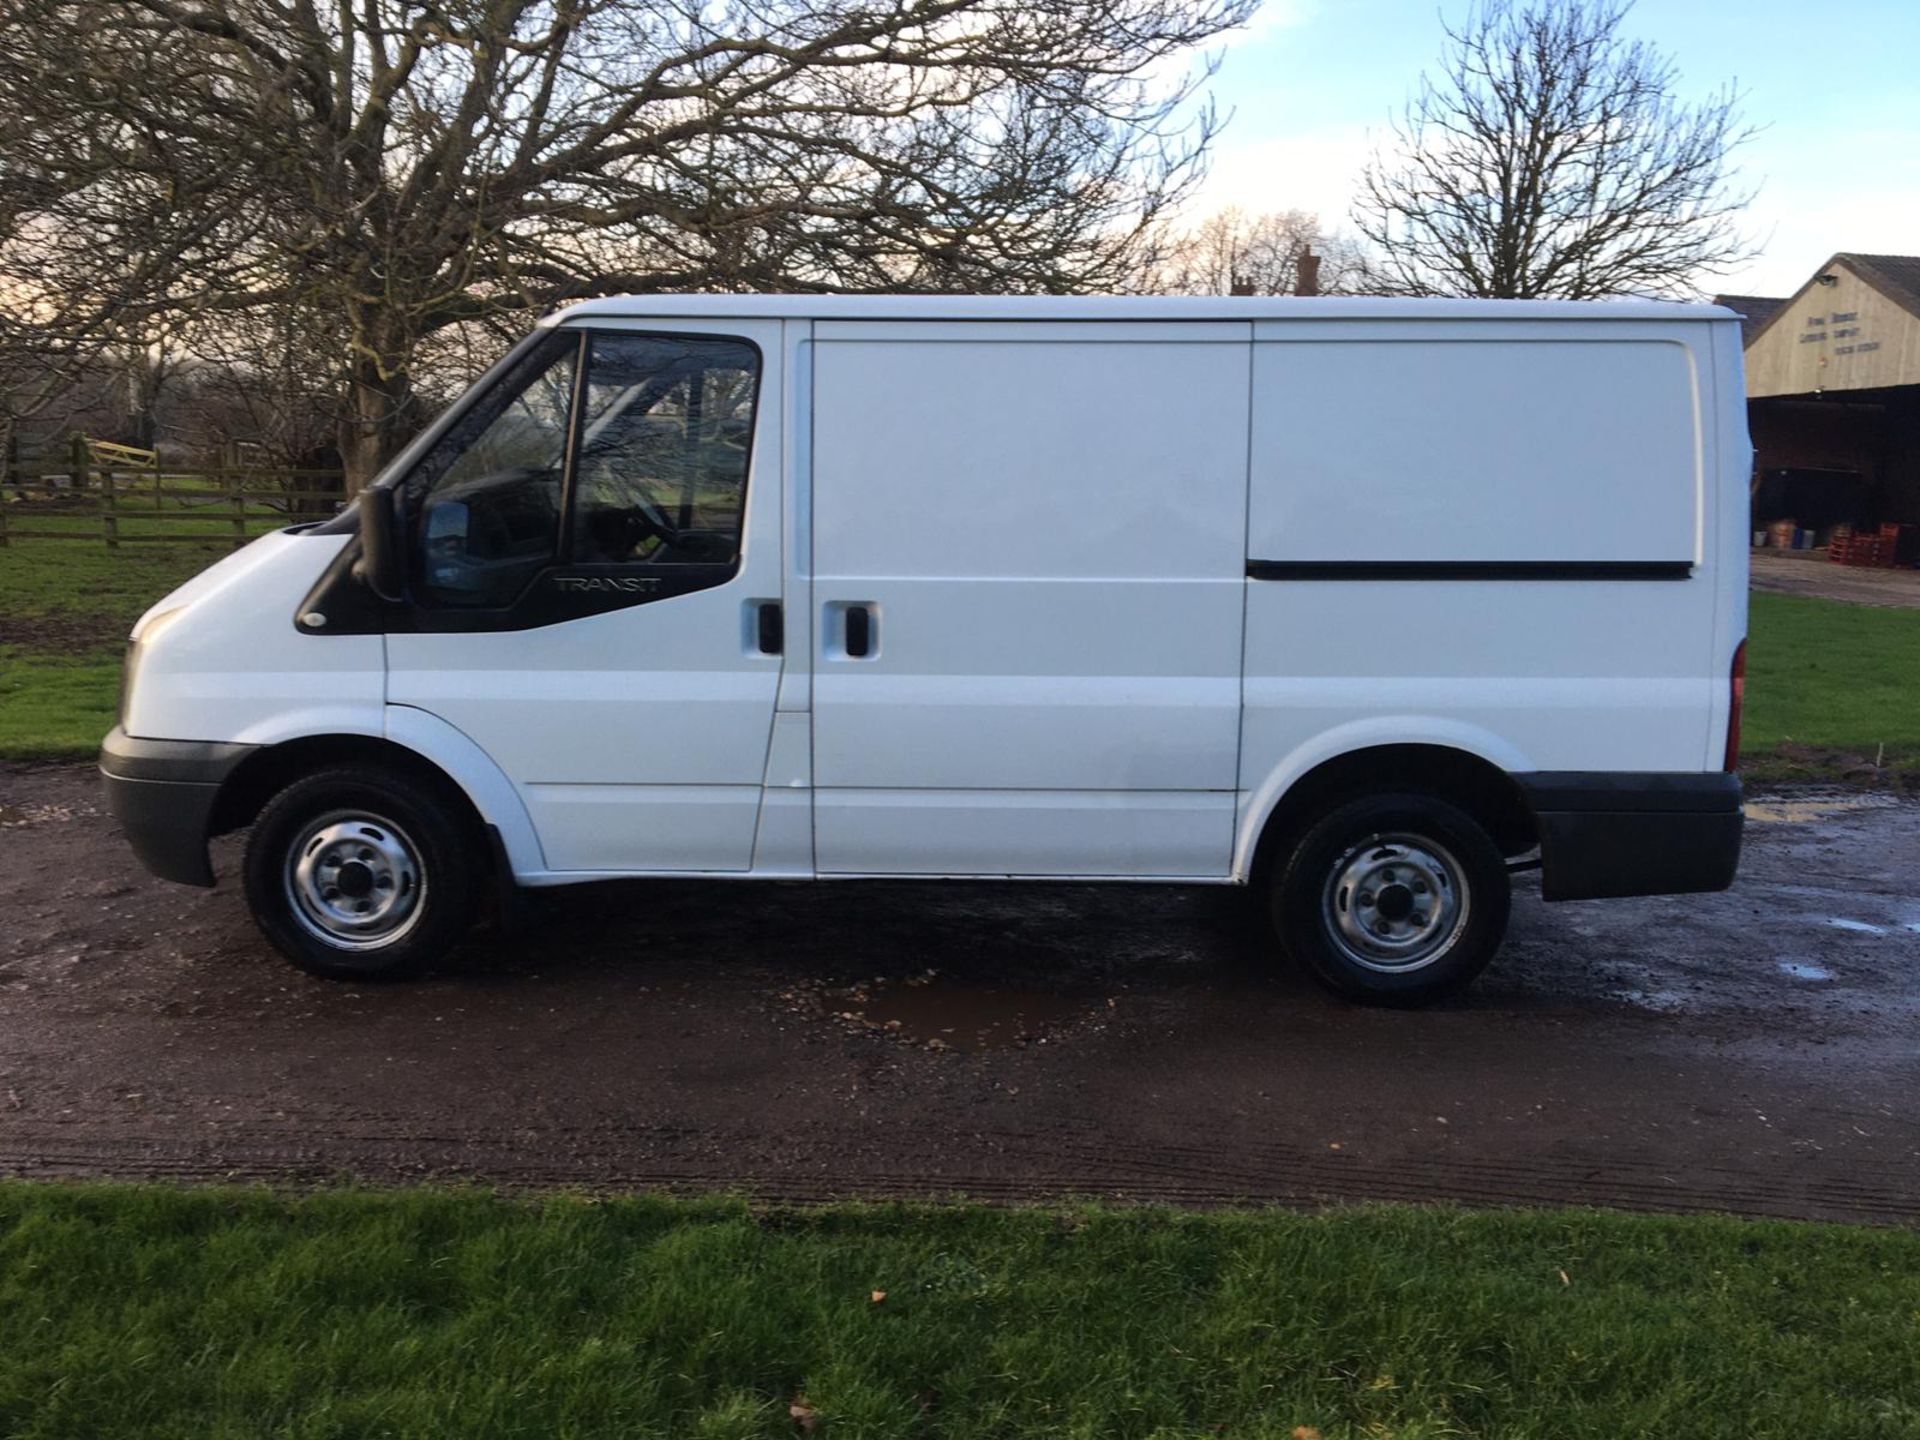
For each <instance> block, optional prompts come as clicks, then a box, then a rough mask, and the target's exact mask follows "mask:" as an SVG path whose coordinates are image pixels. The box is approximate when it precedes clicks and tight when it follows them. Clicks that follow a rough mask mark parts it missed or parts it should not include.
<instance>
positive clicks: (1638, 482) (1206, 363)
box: [101, 296, 1750, 1002]
mask: <svg viewBox="0 0 1920 1440" xmlns="http://www.w3.org/2000/svg"><path fill="white" fill-rule="evenodd" d="M1749 463H1750V452H1749V448H1748V444H1747V438H1746V432H1745V408H1744V400H1743V390H1742V384H1741V374H1740V342H1739V330H1738V326H1737V321H1736V319H1735V317H1734V316H1733V315H1732V314H1731V313H1730V312H1728V311H1724V310H1719V309H1714V308H1711V307H1704V306H1681V305H1667V304H1654V303H1614V304H1566V303H1489V302H1445V301H1390V300H1346V299H1311V300H1303V299H1280V300H1243V299H1219V300H1157V299H1106V298H1103V299H1078V298H1057V299H1056V298H1044V299H992V298H980V297H962V298H954V297H859V298H849V297H830V298H819V297H789V296H675V297H658V296H655V297H647V298H636V299H611V300H599V301H593V302H590V303H588V304H583V305H579V306H575V307H574V308H572V309H570V310H567V311H565V312H563V313H562V314H560V315H558V316H556V317H554V318H553V319H551V320H549V321H548V322H546V323H545V324H544V325H543V326H542V327H541V328H540V329H539V330H538V331H537V332H536V333H535V334H534V335H533V336H532V337H531V338H530V339H528V340H527V341H525V342H524V343H523V344H521V345H520V346H519V347H517V348H516V349H515V350H514V351H513V352H512V353H511V354H509V355H508V356H507V357H506V358H505V359H504V360H502V361H501V362H500V364H499V365H498V366H496V367H495V368H494V369H493V370H492V371H491V372H490V373H489V374H488V375H487V376H486V377H484V378H483V379H482V380H481V381H480V382H479V384H477V385H476V386H475V387H474V389H473V390H472V391H471V392H470V393H469V394H468V395H467V396H466V397H465V398H464V399H462V400H461V401H460V402H459V403H458V404H457V405H455V406H454V407H453V408H452V410H451V411H450V412H449V413H448V414H447V415H445V416H444V417H443V418H442V419H441V420H440V421H439V422H438V423H437V424H435V425H434V426H433V427H432V428H431V429H429V430H428V431H427V432H426V433H424V434H423V435H421V436H420V437H419V438H418V440H416V441H415V442H414V443H413V444H412V445H411V446H410V447H409V448H408V449H407V450H406V451H405V453H403V454H402V455H401V456H399V458H398V459H397V460H396V461H395V462H394V464H393V465H392V466H391V467H390V468H389V469H388V471H387V472H386V473H385V474H384V475H383V476H382V477H381V478H380V479H379V480H378V481H377V482H376V483H375V484H374V485H373V486H372V487H370V488H369V489H368V490H367V491H366V492H365V493H364V494H363V495H362V496H361V497H360V499H359V502H358V504H357V505H356V506H355V507H354V508H353V509H352V510H350V511H348V512H346V513H344V514H342V515H341V516H340V517H339V518H337V519H335V520H331V521H328V522H325V523H321V524H313V525H305V526H295V527H293V528H291V529H288V530H284V531H282V532H280V533H278V534H276V535H272V536H269V537H267V538H265V539H262V540H260V541H257V542H256V543H255V544H253V545H252V546H250V547H248V548H247V549H245V550H243V551H241V552H239V553H238V554H236V555H234V556H232V557H231V558H229V559H227V560H224V561H222V562H221V563H220V564H217V565H215V566H214V567H213V568H212V569H210V570H208V571H207V572H206V573H204V574H202V575H200V576H198V577H197V578H195V579H194V580H192V581H190V582H188V583H187V584H186V585H184V586H182V587H181V588H180V589H179V590H177V591H175V592H174V593H173V594H172V595H169V596H168V597H167V598H166V599H164V600H162V601H161V602H160V603H159V604H158V605H156V606H154V607H153V609H152V610H150V611H149V612H148V613H147V614H146V615H145V616H144V617H143V618H142V619H141V621H140V622H139V624H138V625H137V626H136V627H135V629H134V632H133V638H132V644H131V647H130V649H129V653H128V660H127V681H126V689H125V698H124V702H123V708H122V713H121V718H120V724H119V726H118V727H117V728H116V729H115V730H114V731H113V733H112V734H111V735H110V736H109V737H108V739H107V741H106V744H105V747H104V750H103V754H102V760H101V768H102V770H103V772H104V773H105V776H106V784H107V789H108V796H109V800H110V803H111V806H112V809H113V812H114V814H115V815H116V816H118V817H119V819H120V822H121V824H122V826H123V828H124V829H125V831H126V833H127V836H128V838H129V840H130V841H131V842H132V844H133V847H134V849H135V851H136V852H137V853H138V855H139V856H140V858H141V859H142V860H143V861H144V862H145V863H146V865H147V866H148V868H150V869H151V870H152V871H153V872H154V873H155V874H157V875H160V876H163V877H165V878H167V879H171V880H177V881H182V882H185V883H188V884H199V885H209V884H212V883H213V873H212V869H211V866H210V862H209V858H208V844H207V842H208V838H209V836H211V835H215V834H219V833H222V832H225V831H229V830H234V829H238V828H241V827H245V826H251V827H252V829H251V835H250V837H249V840H248V844H247V849H246V858H245V863H244V872H245V873H244V881H245V887H246V893H247V898H248V901H249V903H250V905H251V907H252V909H253V912H254V914H255V915H256V917H257V918H258V920H259V923H260V925H261V928H262V929H263V930H264V931H265V933H266V935H267V937H268V938H269V939H270V940H271V941H272V942H273V943H274V944H275V945H276V946H277V947H278V948H279V949H280V950H281V951H282V952H284V953H285V954H286V955H287V956H288V957H289V958H290V959H291V960H293V961H294V963H296V964H298V965H300V966H303V967H304V968H306V969H309V970H312V971H315V972H317V973H319V974H322V975H327V976H335V977H359V976H371V975H375V974H384V973H388V972H392V971H395V970H398V969H402V968H405V967H407V966H410V965H414V964H417V963H419V962H421V961H423V960H427V959H429V958H431V957H433V956H436V955H438V954H440V953H441V952H443V951H445V950H446V949H447V948H448V947H449V946H450V945H452V944H453V943H454V942H455V941H456V940H457V939H458V938H459V937H460V936H461V935H462V934H463V933H464V932H465V931H466V930H467V928H468V927H469V925H470V924H471V923H472V922H473V921H474V920H475V919H476V918H477V917H479V916H480V915H481V914H482V913H483V912H484V911H486V909H487V908H488V900H489V898H490V897H491V896H493V895H495V894H497V893H505V892H506V891H507V890H508V889H509V887H512V886H545V885H562V884H570V883H573V882H576V881H586V880H598V879H605V878H609V877H616V876H641V875H650V876H662V875H666V876H737V877H740V878H757V877H778V878H783V879H791V878H795V877H809V878H814V877H817V878H821V879H828V878H835V879H839V878H845V879H854V878H859V877H871V876H921V877H939V878H970V877H980V878H992V879H1014V878H1024V879H1042V880H1048V879H1050V880H1066V879H1073V880H1135V881H1156V882H1166V881H1180V882H1192V883H1196V884H1223V885H1250V886H1253V887H1254V888H1255V889H1256V890H1257V892H1258V894H1259V896H1260V899H1261V901H1262V903H1263V906H1264V908H1265V909H1266V910H1267V912H1268V913H1269V914H1270V915H1271V918H1272V921H1273V924H1274V927H1275V930H1276V932H1277V937H1278V940H1279V943H1280V945H1281V946H1283V947H1284V948H1285V950H1286V951H1288V952H1289V953H1290V954H1292V955H1293V956H1295V957H1296V958H1297V959H1299V960H1300V961H1302V962H1304V963H1305V964H1306V965H1307V966H1308V967H1309V968H1310V969H1311V970H1312V971H1313V973H1314V974H1315V975H1317V976H1318V977H1319V978H1320V979H1321V980H1323V981H1324V982H1326V983H1327V984H1329V985H1331V986H1332V987H1334V988H1335V989H1337V990H1338V991H1340V992H1341V993H1343V994H1346V995H1349V996H1353V997H1356V998H1361V999H1376V1000H1396V1001H1403V1002H1404V1001H1411V1000H1418V999H1424V998H1427V997H1431V996H1434V995H1437V994H1440V993H1444V992H1446V991H1449V990H1453V989H1457V988H1458V987H1459V986H1461V985H1463V984H1465V983H1466V982H1467V981H1468V980H1470V979H1471V978H1472V977H1473V976H1474V975H1475V974H1477V973H1478V972H1479V971H1480V969H1481V968H1482V967H1484V966H1485V965H1486V963H1487V962H1488V960H1489V959H1490V958H1491V957H1492V956H1493V954H1494V952H1495V950H1496V949H1497V947H1498V946H1499V943H1500V940H1501V937H1502V934H1503V932H1504V929H1505V926H1506V922H1507V913H1508V906H1509V900H1510V894H1511V890H1510V887H1511V884H1512V880H1511V874H1512V873H1513V872H1516V871H1523V870H1524V871H1531V870H1535V869H1537V870H1538V872H1539V874H1540V877H1541V887H1542V892H1543V893H1544V895H1545V896H1546V898H1547V899H1549V900H1575V899H1586V898H1593V897H1600V896H1614V895H1644V894H1658V893H1670V892H1680V891H1693V890H1713V889H1720V888H1723V887H1725V886H1726V885H1728V884H1729V883H1731V881H1732V878H1733V874H1734V868H1735V864H1736V862H1737V859H1738V855H1739V846H1740V830H1741V813H1740V787H1739V782H1738V780H1737V779H1736V777H1735V775H1734V773H1733V765H1734V759H1735V753H1736V749H1737V744H1738V730H1739V705H1740V690H1741V654H1742V644H1743V639H1744V636H1745V634H1746V587H1747V572H1746V553H1747V549H1746V547H1747V536H1746V528H1747V527H1746V519H1747V486H1746V479H1747V473H1748V468H1749Z"/></svg>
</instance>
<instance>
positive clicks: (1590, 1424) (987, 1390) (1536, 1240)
mask: <svg viewBox="0 0 1920 1440" xmlns="http://www.w3.org/2000/svg"><path fill="white" fill-rule="evenodd" d="M876 1290H880V1291H884V1292H885V1299H884V1300H882V1301H879V1302H878V1303H876V1302H875V1301H874V1300H873V1298H872V1294H873V1292H874V1291H876ZM1917 1342H1920V1234H1916V1233H1914V1232H1912V1231H1896V1230H1868V1229H1846V1228H1841V1227H1832V1226H1816V1225H1805V1224H1794V1223H1786V1222H1757V1221H1738V1220H1731V1219H1703V1218H1694V1219H1684V1220H1682V1219H1668V1218H1654V1217H1644V1216H1626V1215H1610V1214H1600V1213H1589V1212H1493V1213H1485V1214H1468V1213H1461V1212H1456V1211H1451V1210H1444V1209H1405V1208H1366V1209H1355V1210H1341V1211H1333V1212H1329V1213H1324V1214H1318V1215H1305V1214H1299V1213H1295V1212H1287V1211H1272V1210H1267V1211H1248V1212H1228V1213H1213V1214H1202V1215H1192V1214H1186V1215H1182V1214H1173V1213H1167V1212H1154V1211H1133V1212H1125V1211H1105V1212H1101V1211H1071V1212H1067V1211H1037V1210H1004V1209H992V1208H987V1207H977V1206H976V1207H950V1208H937V1207H927V1206H922V1207H910V1208H909V1207H898V1208H895V1207H887V1208H860V1207H845V1206H841V1207H830V1208H824V1209H813V1210H801V1211H775V1212H759V1213H756V1212H753V1211H750V1210H749V1209H748V1208H747V1207H746V1206H745V1205H743V1204H739V1203H732V1202H721V1201H681V1202H674V1201H667V1200H662V1199H626V1200H618V1201H610V1202H604V1203H594V1202H591V1201H588V1200H584V1199H578V1198H557V1199H545V1200H538V1201H509V1200H504V1199H500V1198H496V1197H492V1196H489V1195H486V1194H483V1193H479V1192H449V1191H435V1190H415V1191H403V1192H389V1193H376V1192H355V1191H323V1192H320V1193H317V1194H310V1195H306V1196H301V1197H288V1196H281V1195H273V1194H268V1193H263V1192H232V1191H228V1192H222V1191H208V1190H196V1191H181V1190H172V1189H166V1188H160V1187H146V1188H135V1187H113V1188H108V1187H66V1186H33V1185H28V1184H21V1183H12V1184H7V1185H0V1433H5V1434H7V1435H10V1436H15V1437H70V1436H79V1435H112V1436H117V1437H118V1436H180V1437H189V1436H191V1437H196V1440H197V1437H214V1436H257V1435H266V1434H273V1435H289V1436H303V1437H305V1436H311V1437H320V1436H372V1435H396V1436H408V1437H417V1436H437V1435H448V1436H462V1437H487V1436H557V1435H573V1436H592V1435H608V1436H642V1435H669V1434H672V1435H692V1436H708V1437H721V1436H768V1437H792V1436H795V1435H799V1434H803V1433H806V1429H807V1427H806V1426H805V1425H802V1424H800V1423H797V1418H796V1415H795V1414H794V1412H793V1411H792V1409H791V1407H794V1406H800V1407H803V1408H802V1410H801V1412H800V1418H805V1419H807V1420H809V1421H810V1422H811V1425H812V1426H813V1427H814V1429H815V1433H818V1434H820V1435H824V1436H849V1437H851V1436H885V1437H911V1436H955V1437H968V1440H978V1437H992V1436H1039V1435H1049V1436H1051V1435H1058V1436H1087V1437H1103V1440H1104V1437H1124V1436H1140V1437H1146V1436H1168V1437H1171V1436H1194V1437H1200V1436H1209V1435H1221V1434H1224V1435H1234V1436H1278V1437H1287V1436H1291V1435H1292V1434H1293V1432H1294V1427H1296V1426H1311V1427H1313V1428H1315V1429H1317V1430H1318V1431H1319V1432H1320V1434H1321V1435H1322V1436H1324V1437H1326V1440H1336V1437H1348V1436H1351V1437H1360V1436H1370V1437H1386V1436H1394V1437H1401V1440H1415V1437H1438V1436H1455V1435H1471V1436H1486V1437H1529V1436H1541V1437H1545V1436H1551V1437H1556V1440H1558V1437H1570V1440H1578V1437H1586V1436H1592V1437H1607V1440H1615V1437H1621V1436H1659V1437H1669V1436H1673V1437H1680V1436H1684V1437H1687V1440H1711V1437H1729V1440H1733V1437H1738V1440H1758V1437H1770V1436H1779V1437H1790V1440H1809V1437H1814V1436H1829V1435H1832V1436H1860V1437H1867V1436H1871V1437H1875V1440H1900V1437H1913V1436H1920V1365H1916V1364H1915V1363H1914V1354H1915V1347H1916V1343H1917Z"/></svg>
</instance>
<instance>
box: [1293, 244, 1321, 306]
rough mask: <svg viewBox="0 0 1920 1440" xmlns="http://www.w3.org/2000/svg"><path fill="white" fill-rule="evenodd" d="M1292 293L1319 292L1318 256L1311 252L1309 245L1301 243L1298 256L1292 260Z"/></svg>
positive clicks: (1308, 293) (1312, 293)
mask: <svg viewBox="0 0 1920 1440" xmlns="http://www.w3.org/2000/svg"><path fill="white" fill-rule="evenodd" d="M1293 293H1294V294H1296V295H1318V294H1319V293H1320V257H1319V256H1318V255H1316V254H1314V253H1313V247H1312V246H1311V245H1302V246H1301V247H1300V258H1299V259H1298V260H1296V261H1294V280H1293Z"/></svg>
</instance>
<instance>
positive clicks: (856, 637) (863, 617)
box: [847, 605, 873, 660]
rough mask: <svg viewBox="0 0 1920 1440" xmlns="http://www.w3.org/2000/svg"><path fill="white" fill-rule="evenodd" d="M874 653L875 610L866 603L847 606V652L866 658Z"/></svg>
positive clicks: (856, 658) (861, 658)
mask: <svg viewBox="0 0 1920 1440" xmlns="http://www.w3.org/2000/svg"><path fill="white" fill-rule="evenodd" d="M872 653H873V611H871V610H869V609H868V608H867V607H866V606H865V605H849V606H848V607H847V654H849V655H851V656H852V657H853V658H854V659H855V660H864V659H866V658H867V657H868V656H869V655H871V654H872Z"/></svg>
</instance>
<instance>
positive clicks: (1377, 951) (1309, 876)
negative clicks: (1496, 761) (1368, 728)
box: [1271, 794, 1512, 1005]
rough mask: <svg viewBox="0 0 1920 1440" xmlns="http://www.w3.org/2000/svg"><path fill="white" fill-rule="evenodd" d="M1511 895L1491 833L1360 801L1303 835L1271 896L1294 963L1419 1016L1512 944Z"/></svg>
mask: <svg viewBox="0 0 1920 1440" xmlns="http://www.w3.org/2000/svg"><path fill="white" fill-rule="evenodd" d="M1511 902H1512V886H1511V882H1510V881H1509V880H1508V878H1507V867H1506V862H1505V860H1504V859H1503V858H1502V856H1501V854H1500V850H1499V847H1498V846H1497V845H1495V844H1494V842H1493V839H1492V838H1491V837H1490V836H1489V835H1488V834H1487V832H1486V830H1485V829H1484V828H1482V826H1481V825H1480V824H1479V823H1478V822H1477V821H1475V820H1474V819H1473V818H1472V817H1471V816H1469V815H1468V814H1466V813H1465V812H1464V811H1462V810H1459V809H1457V808H1455V807H1454V806H1452V805H1448V804H1446V803H1445V802H1444V801H1440V800H1435V799H1433V798H1431V797H1430V796H1425V795H1416V794H1396V795H1373V796H1367V797H1365V798H1363V799H1358V800H1353V801H1350V802H1348V803H1347V804H1345V805H1342V806H1341V807H1340V808H1339V809H1337V810H1335V811H1333V812H1332V813H1331V814H1329V815H1327V816H1326V817H1325V818H1324V819H1322V820H1320V821H1319V822H1318V823H1316V824H1315V825H1314V826H1313V827H1312V828H1310V829H1309V830H1307V832H1306V833H1305V834H1304V835H1302V836H1301V838H1300V840H1299V842H1298V843H1297V844H1296V845H1295V846H1294V847H1293V851H1292V853H1291V854H1290V855H1288V857H1287V858H1286V860H1285V862H1284V864H1283V865H1282V866H1281V868H1280V872H1279V876H1278V880H1277V883H1276V884H1275V886H1274V889H1273V894H1272V897H1271V907H1272V917H1273V923H1274V928H1275V930H1276V931H1277V932H1278V934H1279V938H1280V942H1281V944H1282V945H1283V946H1284V947H1285V948H1286V950H1287V952H1288V953H1289V954H1290V955H1292V956H1294V957H1295V958H1296V959H1298V960H1300V961H1301V962H1303V963H1304V964H1305V965H1306V966H1307V968H1308V969H1309V970H1310V971H1311V972H1312V973H1313V975H1314V977H1315V978H1316V979H1318V980H1319V981H1320V982H1321V983H1322V984H1324V985H1326V986H1327V987H1328V988H1330V989H1332V990H1334V991H1336V992H1338V993H1339V994H1341V995H1345V996H1347V997H1348V998H1349V999H1354V1000H1366V1001H1375V1002H1380V1003H1389V1004H1404V1005H1415V1004H1421V1003H1423V1002H1425V1001H1428V1000H1433V999H1437V998H1439V997H1440V996H1443V995H1447V994H1451V993H1453V992H1455V991H1458V990H1460V989H1462V988H1463V987H1465V986H1466V985H1467V984H1468V983H1469V982H1470V981H1471V980H1472V979H1473V978H1474V977H1475V976H1476V975H1478V974H1479V973H1480V972H1481V971H1482V970H1484V969H1485V968H1486V966H1487V962H1488V961H1490V960H1491V959H1492V958H1493V956H1494V952H1495V951H1497V950H1498V949H1499V948H1500V942H1501V940H1502V939H1503V938H1504V937H1505V935H1506V930H1507V914H1508V910H1509V909H1510V906H1511Z"/></svg>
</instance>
